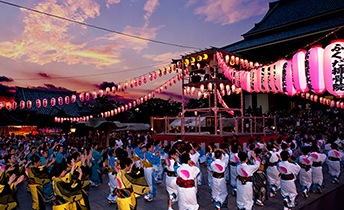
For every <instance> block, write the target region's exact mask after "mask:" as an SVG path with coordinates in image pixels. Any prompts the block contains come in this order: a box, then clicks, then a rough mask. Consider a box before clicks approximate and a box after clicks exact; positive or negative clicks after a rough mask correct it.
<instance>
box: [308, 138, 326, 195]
mask: <svg viewBox="0 0 344 210" xmlns="http://www.w3.org/2000/svg"><path fill="white" fill-rule="evenodd" d="M309 156H310V158H311V159H312V167H311V168H312V184H313V186H312V190H313V193H321V186H322V185H323V181H324V176H323V167H322V164H323V163H324V162H325V160H326V158H327V156H326V155H325V154H323V153H319V147H318V145H316V144H314V145H313V146H312V153H311V154H310V155H309Z"/></svg>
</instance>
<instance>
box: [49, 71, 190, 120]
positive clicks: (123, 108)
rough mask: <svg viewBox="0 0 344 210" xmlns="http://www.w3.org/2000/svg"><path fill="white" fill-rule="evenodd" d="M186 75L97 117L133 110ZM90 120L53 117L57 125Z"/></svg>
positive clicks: (181, 75)
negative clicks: (65, 122)
mask: <svg viewBox="0 0 344 210" xmlns="http://www.w3.org/2000/svg"><path fill="white" fill-rule="evenodd" d="M186 74H187V72H186V71H184V73H179V74H178V75H177V76H174V77H173V78H171V79H170V80H168V81H166V82H165V83H164V84H163V85H161V86H159V87H157V88H156V89H155V90H153V91H150V92H149V93H148V94H145V95H143V96H141V97H139V98H138V99H136V100H134V101H132V102H129V103H127V104H124V105H122V106H120V107H116V108H114V109H111V110H108V111H105V112H101V113H100V115H99V117H102V118H107V117H112V116H114V115H117V114H119V113H121V112H125V111H128V110H130V109H132V108H135V107H136V106H137V105H140V104H142V103H144V102H146V101H148V100H150V99H151V98H154V97H155V96H156V94H160V93H162V92H163V91H164V90H167V89H168V87H169V86H172V85H173V84H176V83H177V81H180V80H181V79H182V78H183V77H184V76H185V75H186ZM92 118H93V115H89V116H83V117H70V118H60V117H55V122H57V123H63V122H64V121H71V122H78V121H82V122H85V121H89V120H90V119H92Z"/></svg>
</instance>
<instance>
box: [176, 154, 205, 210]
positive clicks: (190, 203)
mask: <svg viewBox="0 0 344 210" xmlns="http://www.w3.org/2000/svg"><path fill="white" fill-rule="evenodd" d="M179 159H180V162H181V166H180V167H179V168H178V169H177V185H178V188H177V189H178V199H179V200H178V207H179V210H198V208H199V205H198V203H197V196H196V192H197V189H196V187H195V181H196V178H197V176H198V174H199V172H200V170H199V168H197V167H196V166H192V164H191V160H190V155H189V154H187V153H184V154H182V155H181V156H180V158H179Z"/></svg>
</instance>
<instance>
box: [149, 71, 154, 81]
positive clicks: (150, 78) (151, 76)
mask: <svg viewBox="0 0 344 210" xmlns="http://www.w3.org/2000/svg"><path fill="white" fill-rule="evenodd" d="M148 77H149V80H150V81H152V80H153V75H152V74H151V73H149V76H148Z"/></svg>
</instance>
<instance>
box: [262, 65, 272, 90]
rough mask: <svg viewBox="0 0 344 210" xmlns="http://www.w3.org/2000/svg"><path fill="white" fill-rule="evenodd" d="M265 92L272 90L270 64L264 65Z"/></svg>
mask: <svg viewBox="0 0 344 210" xmlns="http://www.w3.org/2000/svg"><path fill="white" fill-rule="evenodd" d="M263 69H264V82H263V85H264V92H265V93H268V92H270V91H271V89H270V66H264V68H263Z"/></svg>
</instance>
